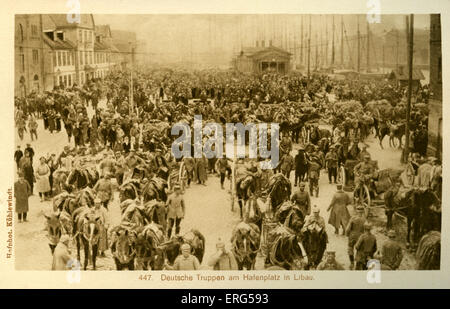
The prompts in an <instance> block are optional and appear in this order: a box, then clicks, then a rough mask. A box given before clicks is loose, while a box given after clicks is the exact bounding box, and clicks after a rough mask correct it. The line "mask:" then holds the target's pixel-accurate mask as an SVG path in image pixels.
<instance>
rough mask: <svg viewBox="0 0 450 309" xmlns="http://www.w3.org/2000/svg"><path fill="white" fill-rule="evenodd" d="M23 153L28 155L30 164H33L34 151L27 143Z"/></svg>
mask: <svg viewBox="0 0 450 309" xmlns="http://www.w3.org/2000/svg"><path fill="white" fill-rule="evenodd" d="M25 153H29V154H30V160H31V164H33V157H34V150H33V148H32V147H31V145H30V144H29V143H28V144H27V148H25Z"/></svg>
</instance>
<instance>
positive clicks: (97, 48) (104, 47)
mask: <svg viewBox="0 0 450 309" xmlns="http://www.w3.org/2000/svg"><path fill="white" fill-rule="evenodd" d="M103 50H104V51H107V50H110V48H109V46H108V45H106V44H103V43H100V42H97V41H96V42H95V43H94V51H103Z"/></svg>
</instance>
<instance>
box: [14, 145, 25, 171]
mask: <svg viewBox="0 0 450 309" xmlns="http://www.w3.org/2000/svg"><path fill="white" fill-rule="evenodd" d="M22 157H23V152H22V150H20V145H17V150H16V151H15V152H14V161H16V165H17V169H19V162H20V159H22Z"/></svg>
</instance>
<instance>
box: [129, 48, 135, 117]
mask: <svg viewBox="0 0 450 309" xmlns="http://www.w3.org/2000/svg"><path fill="white" fill-rule="evenodd" d="M132 44H133V43H132V42H130V46H131V68H130V99H129V103H130V116H131V115H132V114H133V110H134V104H133V103H134V102H133V96H134V94H133V67H134V47H133V45H132Z"/></svg>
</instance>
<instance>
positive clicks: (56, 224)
mask: <svg viewBox="0 0 450 309" xmlns="http://www.w3.org/2000/svg"><path fill="white" fill-rule="evenodd" d="M44 216H45V218H46V219H47V222H46V230H47V238H48V239H49V244H48V245H49V247H50V251H51V252H52V255H53V253H54V252H55V248H56V245H57V244H58V242H59V239H60V238H61V235H62V234H63V233H62V225H61V221H59V217H60V213H52V214H50V215H44Z"/></svg>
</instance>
